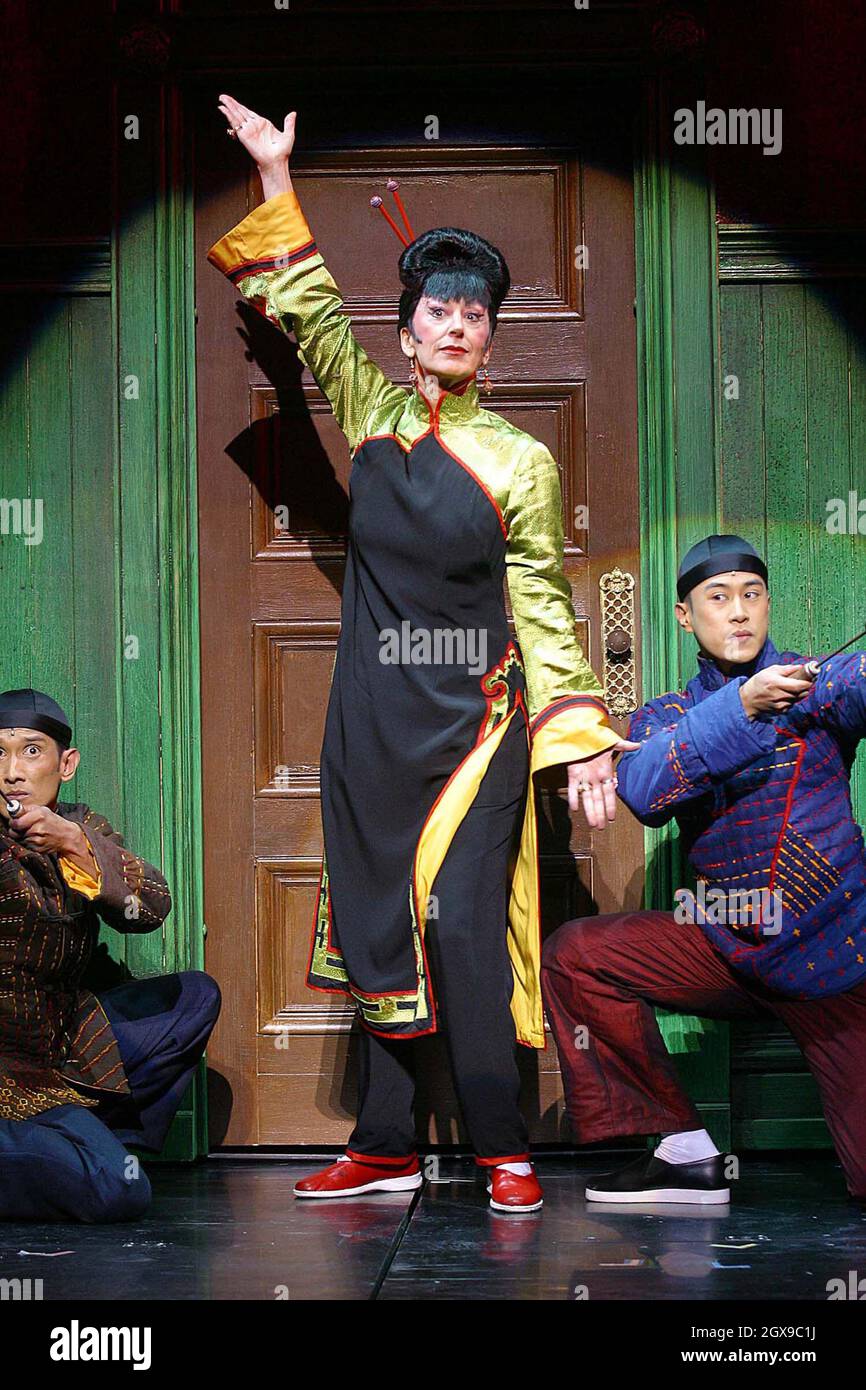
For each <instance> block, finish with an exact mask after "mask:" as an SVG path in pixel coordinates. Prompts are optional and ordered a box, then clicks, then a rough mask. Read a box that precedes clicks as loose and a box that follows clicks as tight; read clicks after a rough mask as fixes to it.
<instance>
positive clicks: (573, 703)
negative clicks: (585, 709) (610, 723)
mask: <svg viewBox="0 0 866 1390" xmlns="http://www.w3.org/2000/svg"><path fill="white" fill-rule="evenodd" d="M580 705H594V706H595V708H596V709H600V710H601V712H602V714H608V713H609V711H608V708H607V705H606V704H605V703H604V701H603V700H599V699H598V697H597V696H596V695H563V696H561V697H560V698H559V699H557V700H551V702H550V704H549V705H545V707H544V709H543V710H540V711H539V713H538V714H537V715H536V716H535V718H534V719H533V721H532V724H531V726H530V728H531V731H532V733H533V734H535V733H536V732H537V731H538V729H539V728H540V727H541V725H542V724H543V723H544V724H546V723H547V721H548V719H552V718H553V716H554V715H555V714H559V712H560V711H561V710H565V709H577V708H578V707H579V706H580Z"/></svg>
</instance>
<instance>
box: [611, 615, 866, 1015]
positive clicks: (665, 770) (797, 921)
mask: <svg viewBox="0 0 866 1390" xmlns="http://www.w3.org/2000/svg"><path fill="white" fill-rule="evenodd" d="M805 659H806V658H804V657H802V656H799V655H798V654H797V653H794V652H784V653H781V654H780V653H779V652H778V651H777V650H776V648H775V647H774V646H773V643H772V642H771V641H770V640H769V638H768V639H767V641H766V643H765V644H764V647H763V649H762V651H761V653H760V654H759V656H758V657H757V658H756V659H755V661H753V662H750V663H749V664H748V665H747V666H744V667H742V672H743V674H742V675H737V676H731V677H725V676H724V675H723V674H722V672H721V671H720V670H719V668H718V666H716V664H715V662H713V661H710V660H708V659H707V658H706V657H699V658H698V662H699V671H698V674H697V675H696V676H695V677H694V678H693V679H692V680H690V681H689V683H688V685H687V686H686V689H685V691H683V692H682V693H674V694H670V695H662V696H660V698H659V699H657V700H650V701H649V703H648V704H646V705H644V706H643V708H642V709H640V710H638V711H637V713H636V714H634V715H633V716H632V719H631V724H630V727H629V738H630V739H633V740H634V741H635V742H638V741H640V742H641V743H642V744H643V747H642V748H640V749H637V750H635V751H634V752H631V753H625V754H623V756H622V757H621V758H620V760H619V764H618V766H617V777H618V779H619V795H620V796H621V797H622V799H623V801H624V802H625V803H626V805H627V806H628V807H630V809H631V810H632V811H633V812H634V814H635V815H636V816H637V817H638V819H639V820H641V821H643V823H644V824H645V825H651V826H658V825H664V824H665V823H666V822H667V821H669V820H670V819H671V817H676V821H677V824H678V825H679V828H680V834H681V837H682V839H683V842H684V845H685V849H686V852H687V854H688V856H689V859H690V861H691V863H692V865H693V867H694V869H695V872H696V874H697V876H698V879H699V880H700V879H704V880H706V888H705V892H706V893H707V895H708V896H709V889H710V887H712V888H721V889H723V890H724V891H725V893H726V894H731V893H732V891H735V890H742V889H749V890H754V889H765V890H769V892H770V893H774V894H777V895H778V899H777V900H778V901H781V904H782V911H781V914H780V925H781V930H780V931H777V932H776V933H775V934H771V933H767V932H766V931H765V930H764V929H762V927H761V925H760V924H752V923H751V922H740V923H738V922H730V920H729V921H728V922H725V921H721V922H713V921H710V920H702V917H701V915H700V914H696V920H698V921H699V924H700V926H701V929H702V930H703V931H704V932H705V933H706V934H707V936H708V937H709V939H710V940H711V941H712V943H713V945H714V946H715V947H716V948H717V949H718V950H719V951H721V952H722V954H723V955H724V956H726V957H727V959H728V961H729V962H730V964H731V965H732V966H733V967H734V968H735V969H736V970H738V971H741V972H742V973H743V974H744V975H750V976H753V977H755V978H756V979H758V980H760V981H762V982H763V983H764V984H765V985H767V986H768V987H769V988H771V989H773V990H777V991H778V992H779V993H781V994H786V995H790V996H792V997H795V998H815V997H820V996H821V995H824V994H837V993H840V992H841V991H842V990H846V989H850V988H851V987H852V986H853V985H855V984H856V983H857V982H858V981H859V980H862V979H864V978H866V848H864V844H863V835H862V833H861V830H860V827H859V825H858V824H857V822H856V821H855V819H854V815H853V811H852V807H851V791H850V783H849V774H850V770H851V765H852V763H853V761H854V755H855V752H856V748H857V743H858V741H859V740H860V739H861V738H863V737H864V735H866V652H859V651H858V652H854V653H853V654H852V655H842V656H837V657H833V658H832V660H830V661H829V662H828V663H827V664H826V666H823V667H822V668H821V671H820V672H819V675H818V678H817V679H816V681H815V683H814V686H813V687H812V689H811V690H810V691H809V692H808V694H807V695H806V696H804V698H803V699H801V700H799V701H797V703H796V704H794V705H793V706H792V707H791V708H790V709H789V710H787V711H786V712H785V713H784V714H771V713H767V714H762V715H759V716H758V717H757V718H756V719H749V717H748V715H747V714H746V712H745V710H744V708H743V704H742V701H741V699H740V693H739V691H740V686H741V685H742V684H743V683H744V681H745V680H747V679H748V677H749V676H750V675H752V674H753V673H754V672H755V671H757V670H761V669H762V668H763V667H765V666H772V665H774V664H776V663H780V664H783V665H789V664H793V663H795V662H802V661H803V660H805ZM719 896H720V895H719ZM673 909H674V904H673V903H672V904H671V910H673ZM710 915H716V916H718V914H710Z"/></svg>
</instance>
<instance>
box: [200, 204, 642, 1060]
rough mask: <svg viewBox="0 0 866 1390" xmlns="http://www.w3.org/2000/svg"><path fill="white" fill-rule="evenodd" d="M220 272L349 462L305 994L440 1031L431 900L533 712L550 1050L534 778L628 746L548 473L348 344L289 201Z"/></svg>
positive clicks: (526, 984) (516, 920) (513, 926)
mask: <svg viewBox="0 0 866 1390" xmlns="http://www.w3.org/2000/svg"><path fill="white" fill-rule="evenodd" d="M208 259H209V260H210V261H211V262H212V263H213V264H214V265H216V266H217V267H218V268H219V269H220V270H222V271H224V272H225V274H226V275H228V276H229V278H230V279H231V280H232V281H233V283H234V284H235V285H237V287H238V288H239V290H240V291H241V293H242V294H243V295H244V296H245V297H247V298H248V299H250V300H251V302H253V303H254V304H255V305H256V306H257V307H258V308H260V309H261V311H262V312H263V313H265V314H266V316H267V317H268V318H270V319H271V320H272V321H273V322H275V323H276V324H278V325H279V326H280V327H281V328H283V329H284V330H286V331H289V330H294V332H295V334H296V336H297V339H298V344H299V348H300V354H301V357H302V360H303V361H304V362H305V364H306V365H307V366H308V367H309V368H310V370H311V372H312V373H313V376H314V377H315V379H316V381H317V382H318V384H319V386H320V387H321V389H322V390H323V392H324V393H325V395H326V396H327V398H328V400H329V401H330V403H331V406H332V408H333V410H334V413H335V416H336V418H337V421H338V423H339V425H340V427H341V429H342V430H343V432H344V433H345V435H346V437H347V438H348V441H349V446H350V449H351V451H352V469H351V474H350V479H349V490H350V509H349V538H348V554H347V562H346V574H345V581H344V586H343V597H342V623H341V632H340V638H339V643H338V647H337V655H336V660H335V664H334V672H333V679H332V684H331V693H330V699H329V704H328V712H327V719H326V725H325V737H324V743H323V747H322V759H321V788H322V829H323V837H324V853H323V861H322V875H321V881H320V888H319V894H318V903H317V908H316V914H315V921H314V925H313V940H312V949H311V954H310V963H309V970H308V976H307V983H308V984H309V985H310V986H311V987H312V988H315V989H324V990H336V991H339V992H342V993H349V994H351V996H352V997H353V998H354V1000H355V1001H356V1003H357V1006H358V1009H359V1011H360V1014H361V1018H362V1020H363V1022H364V1024H365V1025H366V1027H368V1028H369V1029H370V1030H371V1031H373V1032H376V1033H379V1034H381V1035H382V1036H387V1037H416V1036H418V1035H420V1034H423V1033H432V1032H435V1031H436V1029H437V1007H436V999H435V997H434V990H433V988H432V982H431V980H430V976H429V972H428V969H427V962H426V955H425V949H424V923H425V918H426V914H427V911H428V900H429V898H430V893H431V889H432V886H433V883H434V881H435V878H436V875H437V873H438V871H439V868H440V867H441V865H442V863H443V862H444V860H445V856H446V855H447V853H448V848H449V845H450V843H451V841H452V839H453V836H454V833H455V830H456V829H457V827H458V826H459V825H460V823H461V820H462V819H463V817H464V816H465V814H466V812H467V810H468V808H469V807H470V806H471V805H472V802H473V800H474V798H475V795H476V793H477V791H478V787H479V785H480V783H481V780H482V778H483V776H484V773H485V771H486V769H487V767H488V765H489V763H490V760H491V758H492V757H493V755H494V753H495V752H496V750H497V748H498V747H499V745H500V743H501V741H502V739H503V737H504V735H505V733H506V731H507V729H508V727H509V725H510V724H511V722H512V720H513V719H514V718H515V717H524V716H525V718H526V721H527V725H528V731H529V735H528V736H529V738H530V752H531V761H530V768H531V771H530V777H529V788H528V793H529V794H528V796H527V802H526V812H525V819H524V824H523V832H522V837H521V842H520V852H519V856H518V859H517V862H516V865H515V866H514V872H513V876H512V879H511V885H510V898H509V922H508V946H509V953H510V957H511V962H512V967H513V971H514V992H513V995H512V1001H511V1008H512V1013H513V1015H514V1020H515V1026H516V1032H517V1037H518V1039H519V1041H521V1042H523V1043H525V1044H527V1045H529V1046H534V1047H544V1023H543V1016H542V1007H541V990H540V982H539V964H540V918H539V889H538V852H537V844H536V823H535V805H534V796H533V785H532V783H533V773H535V772H536V771H538V770H539V769H540V768H543V767H547V766H550V765H551V764H555V763H566V762H572V761H574V760H576V759H580V758H586V757H589V756H592V755H593V754H596V753H600V752H602V751H603V750H605V749H607V748H610V747H612V746H613V744H614V743H615V742H616V740H617V735H616V733H615V732H614V730H613V729H611V728H610V726H609V724H608V723H607V713H606V709H605V706H604V702H603V696H602V690H601V688H600V686H599V683H598V681H597V679H596V677H595V675H594V673H593V671H592V669H591V667H590V666H589V665H588V663H587V661H586V660H585V658H584V656H583V654H582V652H581V649H580V646H579V643H578V641H577V638H576V634H575V619H574V609H573V606H572V600H571V591H570V588H569V585H568V581H567V580H566V578H565V576H564V574H563V571H562V547H563V535H562V515H561V506H562V503H561V493H560V485H559V476H558V472H557V467H556V463H555V461H554V459H553V457H552V455H551V454H550V452H549V450H548V449H547V448H546V447H545V446H544V445H543V444H541V443H540V442H539V441H538V440H536V439H534V438H533V437H532V436H531V435H529V434H526V433H525V432H524V431H522V430H519V429H517V428H515V426H514V425H512V424H510V423H509V422H508V421H507V420H505V419H503V418H502V416H500V415H496V414H494V413H493V412H492V411H490V410H486V409H484V408H482V407H481V406H480V405H479V400H478V389H477V386H476V384H475V382H474V381H470V382H469V384H468V385H466V386H465V387H464V388H463V389H462V391H461V390H459V389H458V390H455V391H444V392H443V393H442V394H441V396H440V398H439V401H438V402H437V404H436V406H435V407H433V406H431V405H430V404H429V403H428V401H427V399H426V397H424V396H423V395H422V394H421V393H420V392H419V391H417V390H413V391H409V392H407V390H406V388H404V387H402V386H399V385H397V384H395V383H394V382H392V381H390V380H389V379H388V377H387V376H385V374H384V373H383V372H382V371H381V370H380V368H379V367H377V366H376V364H375V363H374V362H372V361H371V360H370V358H369V357H368V356H367V354H366V353H365V352H364V350H363V349H362V348H361V346H360V344H359V343H358V342H357V341H356V339H355V338H354V336H353V334H352V330H351V324H350V321H349V318H348V316H347V315H346V314H345V313H344V311H343V307H342V300H341V298H340V295H339V292H338V290H337V287H336V285H335V284H334V281H333V279H332V278H331V276H330V274H329V273H328V271H327V269H326V267H325V265H324V262H323V260H322V257H321V255H320V254H319V251H318V250H317V248H316V244H315V242H314V240H313V238H312V235H311V232H310V229H309V227H308V225H307V222H306V220H305V218H304V216H303V213H302V212H301V209H300V206H299V204H298V201H297V198H296V196H295V194H294V193H284V194H280V195H279V196H277V197H275V198H271V199H268V200H267V202H265V203H263V204H262V205H261V206H260V207H258V208H256V210H255V211H254V212H252V213H250V214H249V216H248V217H246V218H244V220H243V221H242V222H240V223H239V224H238V226H237V227H235V228H234V229H233V230H232V231H231V232H228V233H227V234H226V236H224V237H223V238H222V239H221V240H220V241H218V242H217V243H216V245H215V246H214V247H212V249H211V251H210V252H209V256H208ZM504 580H507V583H508V591H509V595H510V599H511V607H512V611H513V615H514V625H515V629H516V635H517V640H516V641H515V640H514V638H512V637H511V634H510V631H509V626H508V620H507V616H506V609H505V601H504V593H503V581H504Z"/></svg>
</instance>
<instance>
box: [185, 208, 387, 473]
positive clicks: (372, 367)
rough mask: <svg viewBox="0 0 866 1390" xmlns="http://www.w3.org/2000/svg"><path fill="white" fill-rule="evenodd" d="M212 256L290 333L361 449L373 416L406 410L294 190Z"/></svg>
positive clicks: (259, 211)
mask: <svg viewBox="0 0 866 1390" xmlns="http://www.w3.org/2000/svg"><path fill="white" fill-rule="evenodd" d="M208 260H209V261H210V262H211V264H212V265H215V266H216V267H217V268H218V269H219V270H222V271H223V273H224V274H225V275H227V276H228V278H229V279H230V280H231V281H232V283H233V284H235V285H236V286H237V288H238V290H239V291H240V293H241V294H242V295H243V296H244V298H246V299H248V300H249V301H250V302H251V303H252V304H254V305H255V307H256V308H257V309H259V310H260V312H261V313H263V314H264V315H265V316H266V317H267V318H269V319H270V320H271V321H272V322H273V323H275V324H276V325H277V326H278V327H280V328H281V329H282V330H283V331H284V332H286V333H289V332H294V334H295V337H296V338H297V341H298V347H299V356H300V358H301V361H302V362H303V363H304V364H305V366H307V367H309V369H310V371H311V372H312V374H313V376H314V377H315V379H316V382H317V384H318V386H319V387H320V388H321V390H322V391H323V392H324V394H325V396H326V397H327V398H328V401H329V402H330V405H331V408H332V410H333V412H334V416H335V418H336V420H337V423H338V424H339V426H340V429H341V430H342V431H343V433H344V434H345V436H346V438H347V439H348V441H349V446H350V448H351V449H354V448H355V447H356V446H357V445H358V444H359V443H360V441H361V440H362V439H363V438H364V436H365V433H366V432H367V430H366V426H367V422H368V421H369V420H370V418H371V417H372V416H374V415H375V416H376V417H377V418H381V416H382V415H383V414H385V415H387V413H388V410H389V408H390V407H392V406H393V407H394V408H395V409H399V407H400V406H401V405H402V404H403V403H404V402H405V399H406V392H405V390H404V389H403V388H402V387H400V386H397V385H395V384H394V382H392V381H391V380H390V379H389V378H388V377H387V376H386V375H385V373H384V372H383V371H382V369H381V368H380V367H378V366H377V365H376V363H375V362H373V361H371V359H370V358H369V357H368V355H367V353H366V352H365V351H364V349H363V348H362V347H361V345H360V343H359V342H358V341H357V339H356V337H355V335H354V333H353V332H352V325H351V321H350V319H349V316H348V314H347V313H346V312H345V310H344V308H343V300H342V297H341V295H340V291H339V290H338V288H337V286H336V284H335V282H334V279H333V277H332V276H331V274H330V272H329V271H328V269H327V267H326V265H325V263H324V261H323V260H322V256H321V254H320V252H319V250H318V247H317V246H316V243H315V241H314V239H313V236H312V233H311V231H310V228H309V226H308V224H307V221H306V218H305V217H304V214H303V212H302V211H301V208H300V204H299V203H298V199H297V196H296V195H295V193H294V192H290V193H281V194H278V195H277V196H276V197H275V198H269V199H267V201H266V202H264V203H262V204H260V206H259V207H257V208H255V209H254V211H253V212H251V213H250V214H249V215H248V216H247V217H245V218H244V219H243V221H242V222H239V223H238V225H237V226H236V227H234V228H233V229H232V230H231V231H230V232H227V233H226V235H225V236H224V237H222V238H221V239H220V240H219V241H218V242H216V244H215V245H214V246H212V247H211V249H210V251H209V252H208Z"/></svg>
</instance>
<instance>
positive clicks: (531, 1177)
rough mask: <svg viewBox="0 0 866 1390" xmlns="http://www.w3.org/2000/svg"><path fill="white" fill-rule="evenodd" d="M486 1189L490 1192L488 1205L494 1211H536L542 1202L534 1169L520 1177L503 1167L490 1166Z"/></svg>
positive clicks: (539, 1185) (539, 1186)
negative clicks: (489, 1177)
mask: <svg viewBox="0 0 866 1390" xmlns="http://www.w3.org/2000/svg"><path fill="white" fill-rule="evenodd" d="M487 1191H488V1192H489V1193H490V1194H491V1196H490V1205H491V1206H492V1207H493V1209H494V1211H538V1208H539V1207H540V1206H542V1204H543V1202H544V1195H543V1193H542V1191H541V1184H540V1183H539V1181H538V1178H537V1177H536V1176H535V1170H534V1169H533V1171H532V1172H531V1173H528V1174H527V1175H526V1177H525V1178H522V1177H520V1176H519V1175H518V1174H517V1173H509V1172H508V1171H507V1169H505V1168H501V1167H495V1168H492V1169H491V1181H490V1182H488V1184H487Z"/></svg>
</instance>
